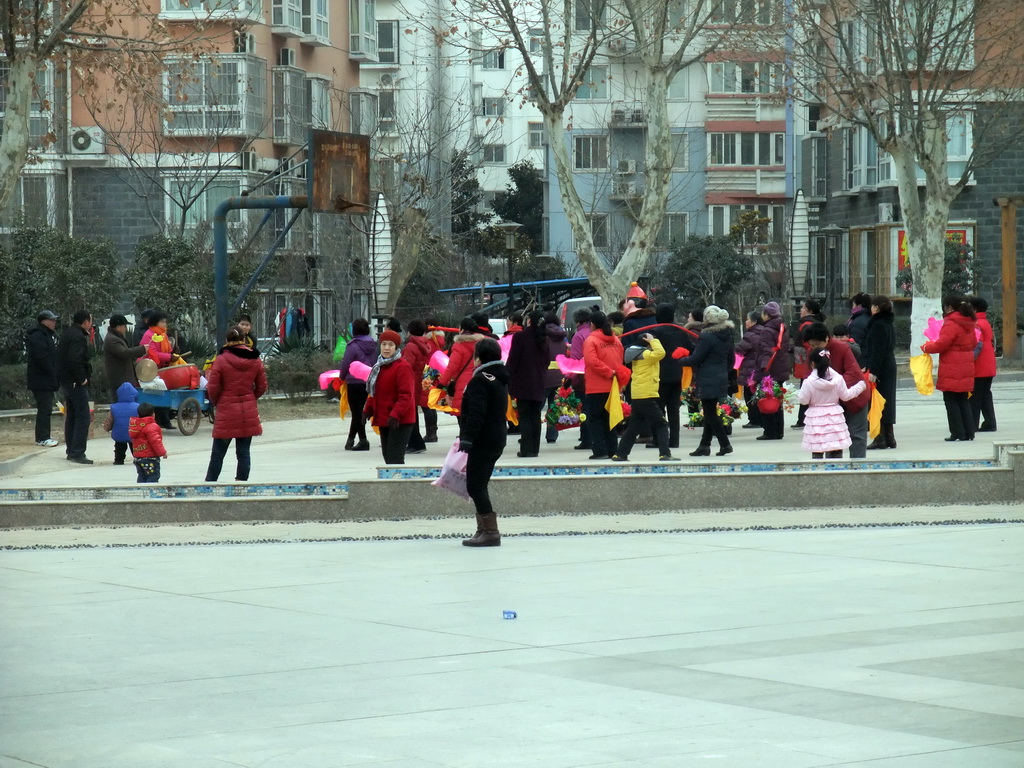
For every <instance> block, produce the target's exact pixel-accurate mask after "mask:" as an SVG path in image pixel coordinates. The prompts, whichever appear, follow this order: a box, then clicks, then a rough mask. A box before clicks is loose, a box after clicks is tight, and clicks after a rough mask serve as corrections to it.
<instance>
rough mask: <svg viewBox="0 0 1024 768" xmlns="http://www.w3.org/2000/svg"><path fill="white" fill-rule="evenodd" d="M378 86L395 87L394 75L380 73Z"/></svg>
mask: <svg viewBox="0 0 1024 768" xmlns="http://www.w3.org/2000/svg"><path fill="white" fill-rule="evenodd" d="M380 87H381V88H394V87H395V77H394V75H387V74H385V75H381V76H380Z"/></svg>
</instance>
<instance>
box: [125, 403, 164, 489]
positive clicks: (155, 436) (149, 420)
mask: <svg viewBox="0 0 1024 768" xmlns="http://www.w3.org/2000/svg"><path fill="white" fill-rule="evenodd" d="M155 413H156V410H155V409H154V408H153V406H152V405H151V404H150V403H139V415H138V416H133V417H132V418H131V419H129V421H128V436H129V437H130V438H131V440H132V453H133V454H134V455H135V469H136V471H137V472H138V473H139V478H138V482H140V483H157V482H160V459H161V458H164V459H166V458H167V449H166V448H164V438H163V432H161V431H160V427H159V426H158V425H157V423H156V418H155V417H154V414H155Z"/></svg>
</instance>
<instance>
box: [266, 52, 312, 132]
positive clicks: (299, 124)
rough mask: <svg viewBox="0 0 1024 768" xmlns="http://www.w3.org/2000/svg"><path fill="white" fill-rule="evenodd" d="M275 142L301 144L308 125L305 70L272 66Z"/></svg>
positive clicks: (308, 114)
mask: <svg viewBox="0 0 1024 768" xmlns="http://www.w3.org/2000/svg"><path fill="white" fill-rule="evenodd" d="M271 75H272V77H273V83H274V141H275V142H277V143H278V144H296V145H297V144H303V143H305V141H306V134H307V133H308V129H309V124H310V113H309V104H308V101H307V91H306V73H305V72H303V71H302V70H301V69H295V68H294V67H274V68H273V69H272V70H271Z"/></svg>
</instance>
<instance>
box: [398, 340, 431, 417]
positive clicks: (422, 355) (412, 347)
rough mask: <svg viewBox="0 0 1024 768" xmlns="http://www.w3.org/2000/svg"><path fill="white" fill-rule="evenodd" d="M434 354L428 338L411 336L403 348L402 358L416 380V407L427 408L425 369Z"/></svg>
mask: <svg viewBox="0 0 1024 768" xmlns="http://www.w3.org/2000/svg"><path fill="white" fill-rule="evenodd" d="M432 354H434V345H433V344H431V343H430V339H428V338H427V337H426V336H410V337H409V338H407V339H406V340H405V346H404V347H402V357H403V358H404V359H405V362H407V363H408V364H409V368H410V369H412V377H413V378H414V379H415V380H416V405H417V406H423V407H424V408H426V407H427V391H426V390H425V389H423V386H422V384H423V369H424V368H426V367H427V365H429V363H430V356H431V355H432Z"/></svg>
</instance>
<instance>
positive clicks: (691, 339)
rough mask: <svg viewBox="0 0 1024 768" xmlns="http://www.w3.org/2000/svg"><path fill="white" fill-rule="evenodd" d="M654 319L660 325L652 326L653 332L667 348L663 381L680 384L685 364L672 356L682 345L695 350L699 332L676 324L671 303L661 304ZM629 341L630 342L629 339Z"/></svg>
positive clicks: (663, 365) (663, 362)
mask: <svg viewBox="0 0 1024 768" xmlns="http://www.w3.org/2000/svg"><path fill="white" fill-rule="evenodd" d="M654 319H655V320H657V321H658V325H656V326H655V327H654V328H651V333H652V334H654V336H655V337H656V338H657V339H658V341H660V342H661V346H662V347H664V348H665V357H663V358H662V359H661V373H660V377H661V383H662V384H678V383H679V382H681V381H682V380H683V364H682V363H681V362H679V358H676V357H672V353H673V352H675V351H676V350H677V349H679V348H680V347H684V348H686V349H687V350H688V351H693V347H694V345H695V344H696V343H697V336H698V334H697V333H694V332H693V331H684V330H683V329H682V328H680V327H678V326H677V325H675V321H676V315H675V310H674V309H673V307H672V305H671V304H659V305H658V308H657V309H656V310H655V315H654ZM627 343H629V342H628V340H627ZM633 386H636V384H634V385H633Z"/></svg>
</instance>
